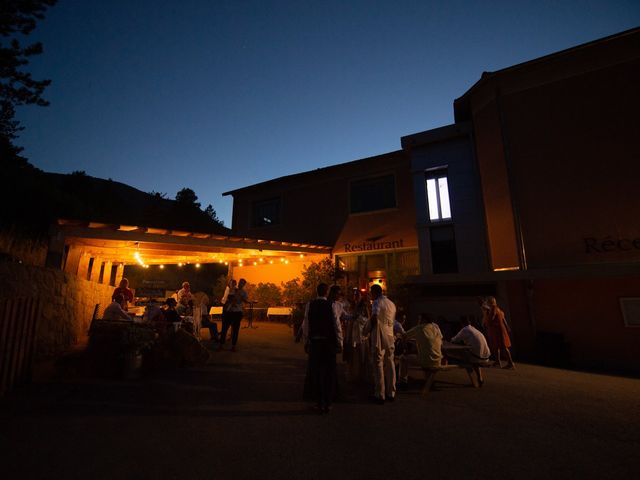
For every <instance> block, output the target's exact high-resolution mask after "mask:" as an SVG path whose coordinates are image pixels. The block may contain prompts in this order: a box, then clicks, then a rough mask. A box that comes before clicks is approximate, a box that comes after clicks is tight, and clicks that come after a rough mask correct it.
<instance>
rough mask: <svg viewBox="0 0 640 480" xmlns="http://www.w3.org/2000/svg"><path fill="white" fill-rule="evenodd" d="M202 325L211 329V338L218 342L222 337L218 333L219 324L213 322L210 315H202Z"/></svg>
mask: <svg viewBox="0 0 640 480" xmlns="http://www.w3.org/2000/svg"><path fill="white" fill-rule="evenodd" d="M200 327H201V328H208V329H209V335H211V340H214V341H216V342H217V341H219V340H220V337H219V335H218V324H217V323H216V322H212V321H211V319H210V318H209V317H208V316H207V317H204V316H203V317H202V323H201V324H200Z"/></svg>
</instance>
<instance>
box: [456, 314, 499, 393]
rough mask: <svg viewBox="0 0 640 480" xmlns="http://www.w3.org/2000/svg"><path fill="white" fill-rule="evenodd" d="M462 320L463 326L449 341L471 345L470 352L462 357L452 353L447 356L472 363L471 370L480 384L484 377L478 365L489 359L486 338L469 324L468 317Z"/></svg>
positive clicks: (489, 353) (489, 354)
mask: <svg viewBox="0 0 640 480" xmlns="http://www.w3.org/2000/svg"><path fill="white" fill-rule="evenodd" d="M462 322H463V325H464V327H462V329H461V330H460V331H459V332H458V334H457V335H456V336H455V337H453V338H452V339H451V342H452V343H463V344H465V345H469V346H470V347H471V352H469V355H465V356H464V357H458V356H455V355H453V354H448V356H449V358H455V359H458V360H463V361H466V362H471V364H472V365H473V371H474V372H475V373H476V376H477V377H478V384H479V385H482V384H483V383H484V378H483V377H482V370H481V369H480V365H481V364H484V363H487V362H488V361H489V357H490V356H491V351H490V350H489V345H487V339H486V338H484V335H483V334H482V332H480V331H479V330H477V329H476V328H475V327H474V326H473V325H471V323H470V322H469V320H468V319H466V318H465V319H464V320H463V321H462Z"/></svg>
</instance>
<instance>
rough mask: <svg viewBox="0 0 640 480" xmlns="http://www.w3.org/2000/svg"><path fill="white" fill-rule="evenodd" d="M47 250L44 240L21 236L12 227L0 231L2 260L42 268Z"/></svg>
mask: <svg viewBox="0 0 640 480" xmlns="http://www.w3.org/2000/svg"><path fill="white" fill-rule="evenodd" d="M47 250H48V243H47V240H46V239H44V238H34V237H33V236H29V235H25V234H21V233H20V232H18V231H17V230H16V229H15V228H14V227H8V228H3V229H2V230H0V255H1V256H4V257H5V258H4V260H10V261H15V262H21V263H23V264H26V265H39V266H43V265H44V264H45V260H46V258H47Z"/></svg>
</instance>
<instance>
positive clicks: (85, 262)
mask: <svg viewBox="0 0 640 480" xmlns="http://www.w3.org/2000/svg"><path fill="white" fill-rule="evenodd" d="M89 260H91V255H89V254H88V253H87V252H82V253H81V254H80V261H79V262H78V270H76V275H77V276H78V278H82V279H84V280H88V279H89Z"/></svg>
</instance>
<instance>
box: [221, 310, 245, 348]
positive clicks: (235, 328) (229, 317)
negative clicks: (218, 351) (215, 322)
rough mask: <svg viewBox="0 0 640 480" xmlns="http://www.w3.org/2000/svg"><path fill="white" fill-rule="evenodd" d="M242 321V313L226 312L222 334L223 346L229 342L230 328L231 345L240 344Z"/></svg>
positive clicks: (223, 318) (223, 316)
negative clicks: (229, 331) (228, 332)
mask: <svg viewBox="0 0 640 480" xmlns="http://www.w3.org/2000/svg"><path fill="white" fill-rule="evenodd" d="M241 320H242V312H226V313H223V314H222V331H221V332H220V344H221V345H224V342H225V341H226V340H227V330H229V327H231V345H235V344H236V343H238V333H239V332H240V321H241Z"/></svg>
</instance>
